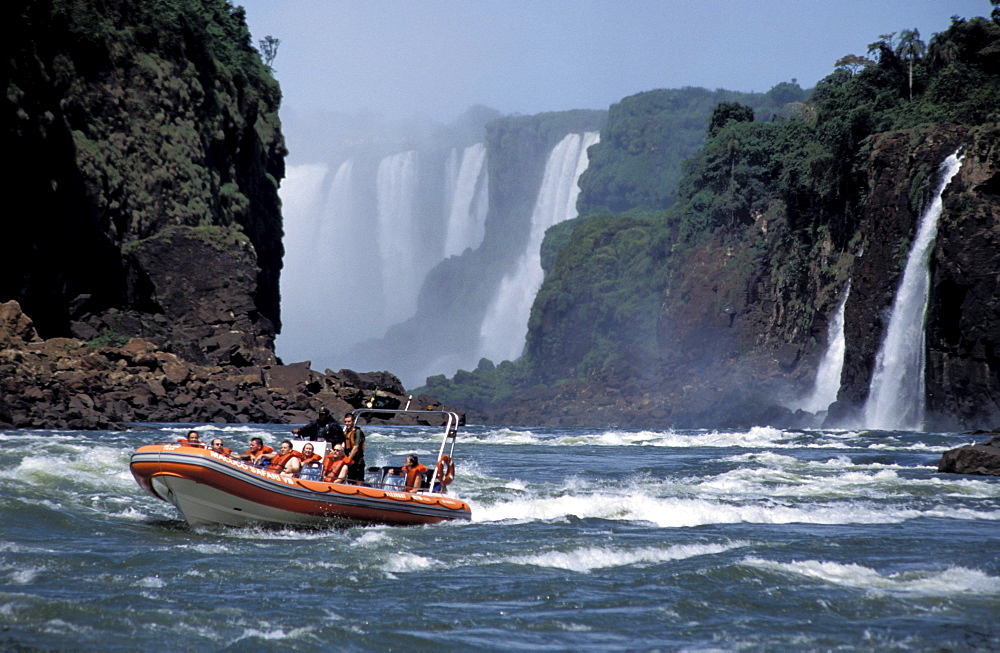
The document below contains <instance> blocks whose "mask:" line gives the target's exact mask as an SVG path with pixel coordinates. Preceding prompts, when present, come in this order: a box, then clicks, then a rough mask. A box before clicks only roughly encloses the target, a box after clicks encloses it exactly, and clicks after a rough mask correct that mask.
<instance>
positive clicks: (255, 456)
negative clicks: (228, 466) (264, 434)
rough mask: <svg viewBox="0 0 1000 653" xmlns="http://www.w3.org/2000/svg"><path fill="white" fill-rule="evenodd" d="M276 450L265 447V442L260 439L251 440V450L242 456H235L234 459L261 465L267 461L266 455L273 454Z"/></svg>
mask: <svg viewBox="0 0 1000 653" xmlns="http://www.w3.org/2000/svg"><path fill="white" fill-rule="evenodd" d="M273 452H274V449H272V448H271V447H265V446H264V441H263V440H261V439H260V438H250V448H249V449H247V451H246V453H244V454H243V455H240V456H233V457H234V458H239V459H240V460H248V461H250V462H251V463H253V464H255V465H256V464H257V463H259V462H260V461H261V460H264V459H265V455H266V454H269V453H273Z"/></svg>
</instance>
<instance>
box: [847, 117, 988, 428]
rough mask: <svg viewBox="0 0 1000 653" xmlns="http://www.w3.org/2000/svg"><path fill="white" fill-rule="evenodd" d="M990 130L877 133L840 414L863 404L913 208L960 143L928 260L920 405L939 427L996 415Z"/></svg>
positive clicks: (916, 211)
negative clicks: (923, 400) (924, 400)
mask: <svg viewBox="0 0 1000 653" xmlns="http://www.w3.org/2000/svg"><path fill="white" fill-rule="evenodd" d="M996 132H997V130H996V129H993V130H989V129H979V130H973V131H971V132H970V131H967V130H965V129H963V128H959V127H943V128H936V129H934V130H933V131H928V132H925V133H919V132H917V131H914V132H899V133H894V134H886V135H884V136H882V137H881V138H880V139H879V140H878V141H877V142H876V143H875V144H874V146H873V148H872V152H871V155H870V158H869V162H868V166H867V168H866V170H867V177H866V179H864V180H861V182H860V183H863V184H864V185H865V187H866V188H867V193H866V197H867V199H866V202H865V203H864V204H863V205H862V206H861V207H860V211H861V232H862V242H863V250H862V251H861V252H860V253H861V255H860V256H859V257H858V258H857V260H856V261H855V263H854V265H853V266H852V268H851V284H852V286H851V296H850V300H849V301H848V303H847V306H846V310H845V320H844V335H845V341H846V352H845V357H844V370H843V375H842V379H841V381H842V385H841V389H840V394H839V396H838V404H837V405H836V406H835V407H834V409H832V411H831V414H833V413H836V414H838V415H839V416H841V417H848V416H849V415H850V414H851V412H852V411H856V410H857V409H858V408H859V407H860V406H861V405H863V404H864V401H865V399H867V396H868V389H869V385H870V381H871V377H872V371H873V369H874V365H875V357H876V355H877V354H878V351H879V347H880V346H881V344H882V338H883V334H884V332H885V328H886V327H887V326H888V320H889V317H890V315H889V313H890V310H891V307H892V301H893V297H894V295H895V292H896V288H897V287H898V285H899V282H900V275H901V274H902V270H903V268H904V267H905V265H906V257H907V255H908V253H909V246H910V244H911V241H912V238H913V236H914V234H915V232H916V229H917V226H918V221H919V219H920V214H921V210H922V209H923V206H924V205H925V204H926V203H929V201H930V198H929V197H928V196H929V195H930V194H931V193H933V191H934V189H935V188H936V184H937V180H938V176H937V173H936V171H937V169H938V167H939V166H940V164H941V162H943V161H944V159H945V158H946V157H947V156H948V155H950V154H951V153H952V152H954V151H955V150H956V149H957V148H958V147H959V146H960V145H961V146H962V147H963V153H964V154H965V159H964V160H963V165H962V168H961V170H960V171H959V173H958V175H956V177H955V178H954V179H952V182H951V184H949V186H948V188H947V190H946V191H945V194H944V197H943V200H944V212H943V214H942V217H941V220H940V222H939V228H938V236H937V240H936V242H935V249H934V253H933V255H932V260H931V291H930V302H929V306H928V311H927V322H926V325H927V326H926V337H927V361H928V365H927V370H926V377H925V380H926V386H927V400H928V401H927V407H928V412H929V419H930V422H932V423H940V425H941V426H945V427H949V426H964V427H971V428H977V427H982V426H987V425H989V424H991V423H994V422H995V421H996V420H997V419H1000V404H998V402H1000V358H998V352H1000V349H998V345H1000V342H998V341H1000V282H998V279H997V273H996V270H997V269H1000V267H998V266H1000V191H998V188H997V187H998V186H1000V182H998V181H997V175H998V173H1000V161H998V155H997V140H998V139H997V133H996Z"/></svg>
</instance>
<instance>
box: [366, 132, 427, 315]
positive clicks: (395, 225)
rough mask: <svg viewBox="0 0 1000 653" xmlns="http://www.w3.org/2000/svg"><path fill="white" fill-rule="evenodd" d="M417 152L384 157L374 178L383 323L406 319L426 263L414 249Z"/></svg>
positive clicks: (417, 238) (418, 239) (418, 238)
mask: <svg viewBox="0 0 1000 653" xmlns="http://www.w3.org/2000/svg"><path fill="white" fill-rule="evenodd" d="M417 168H418V159H417V153H416V151H414V150H410V151H408V152H400V153H399V154H393V155H391V156H388V157H386V158H384V159H383V160H382V161H381V162H380V163H379V166H378V174H377V177H376V182H375V184H376V202H377V214H378V222H377V238H378V247H379V259H380V262H381V266H380V270H381V278H382V288H383V293H384V295H383V302H382V308H383V316H384V319H383V320H382V321H383V323H384V324H386V325H389V324H394V323H396V322H400V321H402V320H405V319H406V318H408V317H410V316H411V315H412V314H413V312H414V310H415V309H416V302H417V292H418V290H419V289H420V283H421V282H422V281H423V275H424V273H426V271H427V267H428V265H427V263H426V262H423V261H421V260H419V259H418V257H421V256H424V257H425V256H426V253H425V252H421V251H420V247H418V246H417V244H418V243H419V242H422V238H421V234H420V233H419V232H420V225H419V224H418V222H417V220H416V215H415V213H416V201H417V174H418V170H417Z"/></svg>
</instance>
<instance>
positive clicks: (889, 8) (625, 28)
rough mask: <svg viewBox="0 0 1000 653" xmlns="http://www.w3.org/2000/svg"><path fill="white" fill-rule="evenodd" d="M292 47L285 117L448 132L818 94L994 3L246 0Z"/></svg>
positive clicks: (280, 74)
mask: <svg viewBox="0 0 1000 653" xmlns="http://www.w3.org/2000/svg"><path fill="white" fill-rule="evenodd" d="M233 1H234V4H239V5H242V6H244V7H245V8H246V10H247V22H248V23H249V25H250V29H251V32H252V33H253V37H254V43H255V44H256V43H257V41H258V40H259V39H260V38H262V37H263V36H265V35H272V36H275V37H277V38H279V39H281V45H280V48H279V50H278V56H277V59H276V60H275V61H274V64H273V66H274V68H275V71H276V76H277V78H278V80H279V82H280V83H281V86H282V91H283V94H284V101H283V114H287V115H283V121H285V122H286V123H287V121H288V120H289V118H290V117H291V116H294V115H305V114H311V113H313V112H314V111H331V112H336V113H346V114H351V115H353V114H358V113H360V112H364V111H373V112H376V113H377V114H380V115H383V116H385V117H387V118H391V119H397V118H404V117H412V116H415V115H419V116H423V117H427V118H430V119H432V120H436V121H440V122H449V121H451V120H453V119H454V118H455V117H457V116H458V115H459V114H460V113H462V112H463V111H464V110H465V109H466V108H468V107H469V106H471V105H473V104H485V105H487V106H490V107H492V108H494V109H498V110H499V111H501V112H503V113H522V114H534V113H539V112H542V111H560V110H566V109H606V108H608V107H609V106H610V105H611V104H613V103H614V102H617V101H618V100H620V99H621V98H623V97H625V96H628V95H632V94H634V93H638V92H641V91H646V90H650V89H654V88H680V87H683V86H703V87H706V88H710V89H716V88H725V89H730V90H736V91H766V90H768V89H769V88H771V87H772V86H774V85H775V84H777V83H779V82H783V81H791V80H792V79H793V78H794V79H797V80H798V82H799V84H801V85H802V86H803V87H804V88H807V87H810V86H813V85H815V83H816V82H817V81H819V80H820V79H822V78H823V77H824V76H826V75H827V74H829V73H830V72H831V71H832V69H833V64H834V62H835V61H836V60H837V59H839V58H840V57H841V56H843V55H845V54H859V55H863V54H865V53H866V50H867V45H868V44H869V43H871V42H872V41H875V40H876V39H877V37H878V36H879V35H880V34H884V33H887V32H899V31H900V30H902V29H908V28H917V29H918V30H920V34H921V37H922V38H923V39H924V40H925V41H928V40H929V39H930V37H931V35H932V34H933V33H935V32H940V31H942V30H944V29H946V28H947V27H948V25H949V24H950V22H951V21H950V17H951V16H952V15H959V16H962V17H966V18H970V17H972V16H977V15H980V16H987V15H989V13H990V10H991V6H990V3H989V2H988V0H757V1H750V0H745V1H737V0H684V1H679V0H659V1H652V0H617V1H610V0H480V1H474V0H407V1H405V2H404V1H398V0H381V1H375V0H243V1H240V0H233Z"/></svg>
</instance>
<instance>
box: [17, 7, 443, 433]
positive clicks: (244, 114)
mask: <svg viewBox="0 0 1000 653" xmlns="http://www.w3.org/2000/svg"><path fill="white" fill-rule="evenodd" d="M3 16H4V20H5V26H6V27H7V29H8V32H7V34H8V37H7V38H6V39H5V42H4V48H5V54H6V55H7V58H6V59H5V61H9V67H7V68H6V72H7V75H6V77H5V79H4V82H5V87H6V88H5V90H6V93H5V95H4V100H3V113H2V118H0V120H2V121H3V126H2V128H3V129H4V131H5V133H6V135H7V139H6V140H5V144H6V145H7V148H6V152H5V153H6V154H7V155H8V158H9V160H10V161H11V162H12V163H13V164H14V165H13V167H12V169H10V170H8V171H7V172H6V173H5V175H4V177H3V192H4V196H5V198H6V200H7V203H8V209H7V213H6V216H7V220H6V221H5V223H4V226H3V235H2V239H0V242H2V247H3V256H0V428H9V427H15V428H78V429H81V428H122V427H124V426H125V425H126V424H127V423H129V422H137V421H174V422H304V421H307V420H309V419H312V417H313V416H314V414H315V411H316V409H318V408H319V407H320V406H324V405H325V406H327V407H329V408H330V409H331V410H332V411H334V412H338V411H340V412H343V411H346V410H349V409H352V408H359V407H361V406H363V405H366V404H368V403H369V402H372V401H374V402H375V403H379V404H385V405H388V406H393V407H394V406H398V405H400V404H402V402H403V401H405V400H407V397H405V396H404V395H403V392H404V390H403V387H402V385H401V384H400V382H399V379H397V378H396V377H395V376H393V375H391V374H388V373H385V372H377V373H369V374H356V373H354V372H352V371H350V370H341V371H340V372H333V371H331V370H327V371H326V372H324V373H320V372H315V371H312V370H310V369H309V363H308V362H304V363H298V364H294V365H282V364H280V361H278V359H277V358H276V357H275V353H274V337H275V334H276V333H277V332H278V331H279V330H280V328H281V319H280V310H279V291H278V282H279V276H280V272H281V267H282V255H283V251H282V245H281V239H282V222H281V206H280V202H279V199H278V187H279V183H280V181H281V179H282V177H283V176H284V156H285V147H284V141H283V138H282V135H281V130H280V124H279V121H278V113H277V112H278V105H279V102H280V97H281V94H280V90H279V88H278V85H277V82H276V81H275V80H274V79H273V77H272V76H271V74H270V71H269V69H268V68H267V67H266V66H265V65H264V64H263V63H262V61H261V58H260V56H259V54H258V53H257V52H256V51H255V50H254V48H253V47H252V46H251V44H250V33H249V31H248V29H247V26H246V23H245V20H244V13H243V10H242V9H240V8H234V7H233V5H232V4H230V3H229V2H228V1H227V0H165V1H164V2H157V3H143V2H140V3H133V2H126V1H118V0H111V1H109V2H101V3H94V2H90V1H89V0H67V1H65V2H47V1H40V2H24V3H23V2H15V3H8V4H7V5H5V7H4V9H3ZM418 401H420V402H421V405H422V406H423V407H426V406H428V405H432V404H433V400H431V399H430V398H419V399H418Z"/></svg>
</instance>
